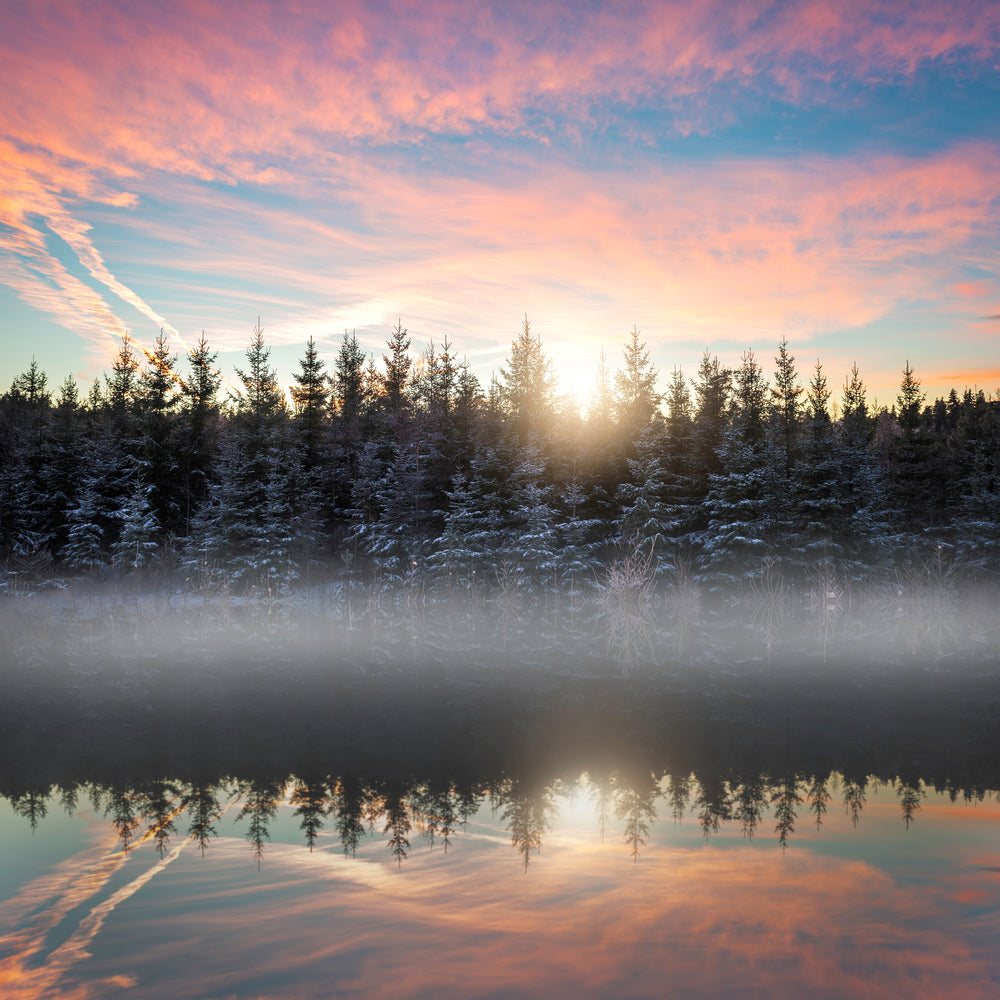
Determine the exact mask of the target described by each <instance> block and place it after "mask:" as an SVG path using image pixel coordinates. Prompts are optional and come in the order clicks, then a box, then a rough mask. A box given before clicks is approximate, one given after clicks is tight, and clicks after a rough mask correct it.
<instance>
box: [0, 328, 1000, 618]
mask: <svg viewBox="0 0 1000 1000" xmlns="http://www.w3.org/2000/svg"><path fill="white" fill-rule="evenodd" d="M215 360H216V359H215V354H214V353H213V352H212V350H211V348H210V346H209V345H208V343H207V342H206V340H205V338H204V336H202V339H201V340H200V341H199V343H198V344H197V346H196V347H195V348H194V350H193V351H191V353H190V355H189V356H188V357H187V359H186V362H184V363H182V362H181V361H180V360H179V359H178V358H177V356H176V355H174V354H173V353H171V351H170V349H169V347H168V345H167V342H166V339H165V338H164V337H162V336H161V337H160V338H159V339H158V340H157V342H156V344H155V346H154V347H153V349H152V350H148V351H147V350H145V349H142V348H140V347H138V346H137V345H136V344H135V343H133V342H132V341H131V340H129V339H126V340H125V341H124V342H123V344H122V346H121V349H120V351H119V353H118V356H117V358H116V360H115V362H114V365H113V367H112V369H111V371H110V373H109V374H107V375H106V376H105V377H104V378H103V379H101V380H98V381H95V383H94V385H93V386H92V387H91V389H90V390H89V392H86V393H82V392H81V390H80V389H78V387H77V385H76V384H75V382H74V381H73V380H72V378H67V380H66V381H65V382H63V384H62V385H61V386H60V387H59V388H58V389H57V390H54V389H53V388H52V387H51V386H50V384H49V382H48V379H47V377H46V375H45V373H43V372H42V371H40V370H39V368H38V366H37V365H35V364H34V363H33V364H32V365H31V366H30V368H29V369H28V370H27V371H26V372H24V373H23V374H22V375H19V376H18V377H17V378H16V379H14V382H13V384H12V385H11V387H10V389H9V390H8V391H7V392H6V393H5V394H4V395H3V397H2V398H0V560H2V563H0V587H3V588H6V589H7V590H8V591H10V590H12V589H13V590H17V589H31V588H32V587H35V586H37V585H38V584H39V583H41V582H44V581H45V580H50V581H51V580H53V579H66V578H68V577H77V578H80V577H90V578H94V577H106V576H108V575H109V574H119V575H120V574H126V573H129V574H136V575H142V574H150V573H156V574H159V578H160V579H163V578H169V579H171V580H173V581H177V580H180V581H183V583H184V585H185V586H187V587H188V588H209V589H212V588H215V589H218V588H225V589H226V590H228V591H229V592H233V593H246V592H250V591H255V592H258V593H259V592H261V591H264V590H266V591H267V592H269V593H273V592H275V591H281V590H287V589H289V588H290V587H292V586H293V585H295V584H296V583H300V584H301V583H310V582H317V581H321V580H322V581H329V580H337V581H340V583H342V584H343V585H344V586H348V587H350V586H359V587H368V588H371V587H372V586H383V587H397V588H410V589H411V590H412V589H413V588H415V587H419V588H420V589H421V593H428V592H435V591H436V592H441V593H445V594H449V595H454V594H456V593H461V592H470V591H475V590H476V589H477V588H482V587H488V588H490V589H499V590H500V591H504V590H508V591H510V592H517V593H519V594H521V595H524V594H532V595H537V601H538V602H540V603H541V604H542V605H544V606H545V607H546V608H548V609H550V610H552V611H553V613H557V612H558V611H559V609H560V608H564V607H565V606H566V605H567V603H568V602H569V603H571V602H572V600H573V599H575V597H576V596H577V595H580V594H583V593H587V592H591V593H592V592H594V591H598V590H601V589H602V588H604V589H607V588H609V587H610V588H611V589H612V590H613V589H614V588H615V587H619V588H625V589H626V590H628V589H629V588H632V589H633V590H634V589H635V588H639V589H640V590H641V589H642V588H643V587H647V588H650V590H651V591H656V590H658V589H662V588H664V587H669V586H671V585H673V584H677V583H678V581H693V582H694V583H697V584H698V585H699V586H700V587H701V588H702V589H703V590H706V591H713V590H716V591H719V592H720V593H721V592H731V591H732V590H733V588H734V587H740V586H743V585H745V584H746V583H747V581H750V580H757V581H758V583H759V582H760V581H761V580H763V579H764V577H765V576H768V577H769V578H770V580H771V583H770V584H765V585H767V586H772V585H779V584H780V585H791V584H795V583H799V582H801V581H803V580H805V579H807V578H813V577H816V576H825V577H826V578H827V582H828V583H829V585H830V588H831V589H833V590H835V589H837V588H840V589H842V590H850V588H852V587H854V586H858V585H861V584H864V585H866V586H867V585H872V584H875V585H879V586H885V585H889V584H890V583H894V582H896V581H898V579H899V577H900V575H901V574H903V575H905V574H913V573H918V574H919V573H923V572H929V571H930V569H929V567H932V566H935V565H936V566H937V567H938V569H939V570H941V568H942V567H944V568H945V569H946V570H948V571H949V572H950V571H951V570H952V569H954V568H960V569H961V571H962V572H963V574H965V575H966V576H967V577H969V578H975V579H976V580H977V581H980V582H981V581H984V580H991V579H995V578H996V574H997V569H998V565H1000V564H998V555H997V553H998V542H1000V522H998V519H997V517H996V510H997V509H998V491H1000V404H998V402H997V401H996V400H993V399H991V398H987V396H986V395H984V393H983V392H982V391H978V390H972V389H964V390H963V391H962V392H961V393H960V392H958V391H956V390H953V391H952V392H951V393H950V394H949V395H948V396H947V398H941V399H936V400H934V401H933V402H929V401H927V400H926V399H925V396H924V393H923V392H922V391H921V389H920V383H919V380H918V378H917V376H916V374H915V373H914V371H913V370H912V368H911V367H910V365H909V363H908V362H907V363H906V365H905V367H904V368H903V374H902V378H901V383H900V388H899V393H898V396H897V398H896V400H895V402H894V404H893V405H892V406H891V407H890V408H884V407H883V408H880V409H877V410H876V409H875V408H874V407H873V406H872V405H871V404H870V402H869V400H868V398H867V393H866V389H865V385H864V382H863V380H862V377H861V375H860V373H859V371H858V368H857V366H855V367H854V369H853V370H852V371H851V373H850V374H849V376H848V377H847V379H846V380H845V382H844V385H843V389H842V392H841V393H840V394H839V397H838V396H837V394H835V393H834V391H833V390H832V389H831V387H830V386H829V384H828V382H827V377H826V375H825V373H824V371H823V368H822V366H821V365H820V364H819V363H817V364H816V365H815V367H814V369H813V370H812V371H811V372H810V373H809V375H808V378H807V379H804V378H803V376H802V375H801V374H800V372H799V370H798V369H797V367H796V362H795V359H794V358H793V356H792V354H791V353H790V349H789V345H788V344H787V343H786V342H784V341H782V342H781V343H780V344H779V345H778V348H777V354H776V355H775V357H774V360H773V369H772V370H771V373H770V375H768V374H767V373H765V370H764V365H763V363H762V361H761V360H760V359H758V357H757V356H756V355H754V354H753V352H751V351H748V352H747V353H746V354H744V355H743V358H742V360H741V362H740V364H739V366H737V367H736V368H735V369H733V370H729V369H727V368H725V367H723V366H722V365H720V363H719V361H718V359H717V358H715V357H713V356H711V355H710V353H709V352H708V351H706V353H705V355H704V358H703V359H702V362H701V365H700V367H699V369H698V371H697V372H695V373H694V375H693V378H688V377H686V376H685V374H684V373H683V372H681V371H680V370H679V369H675V370H674V372H673V373H672V375H671V377H670V378H669V380H668V382H667V391H666V393H665V394H663V395H661V393H660V391H659V389H658V388H657V386H658V379H657V372H656V370H655V368H654V366H653V365H652V363H651V361H650V358H649V353H648V351H647V349H646V346H645V344H644V343H643V342H642V340H641V337H640V334H639V332H638V331H637V330H633V331H632V333H631V334H630V335H629V336H628V338H627V340H626V344H625V347H624V351H623V354H622V360H621V363H620V365H619V366H618V368H617V369H616V370H612V369H611V367H610V366H609V364H608V363H607V361H606V360H605V359H604V357H603V356H602V358H601V362H600V365H599V368H598V376H597V380H596V388H595V390H594V394H593V397H592V399H591V401H590V405H589V408H588V410H587V414H586V416H585V417H584V416H581V414H580V412H579V411H578V409H577V408H576V406H575V404H574V403H573V402H572V401H570V400H568V399H566V398H562V397H560V396H559V395H558V393H557V389H556V379H555V373H554V371H553V368H552V365H551V362H550V361H549V359H548V358H547V357H546V355H545V352H544V350H543V347H542V344H541V341H540V340H539V338H538V337H537V336H536V334H535V333H534V332H533V331H532V330H531V328H530V326H529V323H528V321H527V320H525V322H524V324H523V327H522V329H521V331H520V333H519V334H518V335H517V337H516V339H515V340H514V342H513V344H512V346H511V351H510V354H509V356H508V358H507V360H506V362H505V364H504V365H503V367H502V369H501V373H500V375H499V377H498V378H495V379H494V380H493V382H492V383H491V384H490V385H489V386H488V387H487V388H486V389H485V390H484V389H483V388H482V387H481V386H480V384H479V382H478V381H477V379H476V377H475V376H474V375H473V374H472V372H471V371H470V369H469V366H468V363H467V362H465V361H461V362H460V361H459V360H458V357H457V355H456V353H455V348H454V346H453V345H452V344H450V343H449V342H448V341H447V339H446V340H445V341H444V342H443V343H442V344H438V345H435V344H433V343H432V344H431V345H430V346H428V347H427V348H426V350H424V351H423V352H422V353H419V354H414V353H413V352H412V349H411V341H410V338H409V336H408V334H407V331H406V330H405V329H404V328H403V326H402V324H401V323H400V324H398V325H397V326H396V328H395V329H394V330H392V331H391V333H390V335H389V337H388V340H387V342H386V348H385V352H384V353H383V354H382V357H381V359H379V360H376V359H375V358H370V357H368V356H366V354H365V352H364V351H363V350H362V349H361V347H360V345H359V344H358V342H357V339H356V338H355V337H354V336H353V335H349V334H345V336H344V338H343V340H342V342H341V343H340V346H339V349H338V350H337V352H336V354H335V356H334V357H332V358H328V359H323V358H321V357H320V356H319V353H318V350H317V347H316V344H315V343H314V342H313V341H312V340H310V342H309V343H308V345H307V346H306V348H305V353H304V355H303V357H302V359H301V362H300V367H299V371H298V373H297V374H296V375H295V380H294V384H293V385H292V386H291V387H290V391H289V393H288V397H287V398H286V394H285V392H284V391H283V390H282V387H281V386H280V385H279V383H278V380H277V377H276V374H275V371H274V369H273V368H272V367H271V365H270V360H269V350H268V347H267V346H266V343H265V339H264V335H263V332H262V330H261V328H260V325H259V324H258V325H257V326H256V327H255V328H254V330H253V332H252V335H251V338H250V343H249V346H248V347H247V350H246V362H245V364H244V365H243V366H242V367H239V368H238V369H237V370H236V373H235V377H234V380H233V389H232V391H228V392H227V391H226V390H225V389H224V387H223V378H222V375H221V373H220V372H219V371H218V370H217V368H216V364H215ZM769 367H771V366H770V365H769Z"/></svg>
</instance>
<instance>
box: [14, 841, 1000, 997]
mask: <svg viewBox="0 0 1000 1000" xmlns="http://www.w3.org/2000/svg"><path fill="white" fill-rule="evenodd" d="M376 846H377V847H378V848H379V849H380V850H381V853H382V854H384V853H385V852H384V846H383V845H376ZM464 849H471V852H470V853H469V854H468V855H466V854H465V853H463V850H464ZM248 864H249V862H248V859H247V851H246V844H245V843H244V842H242V841H240V840H230V839H221V840H219V841H217V842H215V843H213V846H212V849H211V850H210V852H209V853H208V855H207V856H206V857H205V858H200V857H196V856H194V855H192V854H189V853H185V854H183V855H182V856H180V857H179V858H177V859H176V860H174V861H173V863H172V864H171V865H170V867H169V868H168V869H166V870H164V871H162V874H158V875H157V881H156V888H157V895H156V897H151V898H149V899H145V898H144V897H143V894H142V893H141V892H140V894H139V895H137V896H135V897H134V899H133V900H131V901H129V900H122V902H121V904H120V909H121V913H120V914H118V915H117V922H114V923H113V922H112V921H111V920H109V921H108V922H107V925H106V926H105V928H104V929H103V930H102V932H101V934H100V936H97V937H95V938H93V939H89V940H88V949H89V950H90V951H91V952H92V958H91V959H90V960H89V961H88V963H87V966H86V968H84V967H82V966H81V967H78V968H77V969H74V970H72V972H73V974H72V975H65V976H63V977H62V978H60V979H58V980H57V981H55V982H53V983H52V986H53V987H58V988H60V989H65V990H66V991H67V993H66V995H69V991H70V990H73V989H78V990H80V993H79V995H80V996H84V997H86V996H93V997H95V998H96V997H97V996H98V995H100V990H101V989H102V988H103V987H104V984H106V983H107V980H108V979H109V978H110V977H111V976H120V977H123V978H124V977H127V980H128V981H129V982H131V983H133V984H134V986H135V989H136V990H137V991H138V992H140V993H141V994H142V995H143V996H144V997H148V998H150V1000H156V998H158V997H161V996H164V997H165V996H170V997H171V1000H174V998H176V997H177V996H183V995H187V994H186V993H185V992H184V990H185V985H184V984H185V982H187V983H191V984H194V986H193V988H192V989H191V990H190V993H191V994H192V995H193V993H194V992H195V991H197V990H203V989H204V988H206V984H210V988H211V990H212V991H213V994H216V993H217V994H218V995H228V994H229V993H233V994H235V993H238V992H245V991H247V990H252V989H253V988H254V984H259V983H260V982H262V981H263V979H264V978H269V979H272V980H273V981H276V982H280V983H281V992H282V996H286V997H290V998H298V997H302V998H306V997H312V996H316V995H317V994H322V995H326V994H327V993H331V992H336V994H337V995H338V996H367V997H375V998H379V1000H395V998H402V997H409V996H423V995H432V994H433V995H435V996H443V997H449V996H455V997H457V996H469V995H478V994H481V993H484V992H488V991H493V992H496V993H505V994H507V993H510V994H514V993H516V994H517V995H523V996H553V997H563V996H565V997H571V996H572V997H577V996H594V995H600V996H614V995H628V996H650V997H652V996H662V995H664V993H663V991H664V988H665V987H666V988H668V989H669V992H670V995H686V994H701V995H712V996H715V995H720V996H721V995H726V994H728V993H731V992H732V989H733V986H734V984H735V983H739V984H741V985H743V986H744V987H746V988H749V989H751V990H755V991H756V993H755V994H754V995H758V994H759V995H761V996H768V997H773V998H775V1000H780V998H783V997H800V996H802V995H803V991H804V990H806V991H808V990H811V991H812V993H813V995H817V996H822V997H833V996H837V997H841V996H851V997H857V998H859V1000H869V998H871V1000H874V998H881V997H888V996H900V995H906V996H910V997H914V998H916V1000H931V998H935V1000H936V998H938V997H940V996H944V995H948V996H956V997H962V998H963V1000H978V998H984V1000H985V998H987V997H992V996H993V994H994V992H995V990H994V985H993V980H992V976H991V972H992V971H993V970H992V962H993V958H994V956H993V952H992V950H991V947H990V944H991V942H992V938H993V936H995V927H994V926H993V925H994V924H995V921H994V920H990V921H987V922H985V923H981V924H980V925H979V926H978V927H977V928H972V929H971V933H969V931H970V928H969V927H967V926H966V925H964V924H963V922H962V916H961V914H962V913H963V912H964V911H962V910H961V909H957V908H960V907H962V906H963V905H964V904H963V903H962V901H961V900H960V899H959V898H957V897H958V896H963V895H965V894H966V886H965V885H963V886H961V887H960V888H959V889H958V890H957V893H956V892H953V891H951V890H950V889H939V888H935V887H928V886H927V885H925V884H921V885H907V884H906V883H905V882H897V881H895V880H894V879H893V878H892V877H890V876H889V875H888V874H886V873H885V872H882V871H879V870H878V869H875V868H873V867H871V866H870V865H867V864H865V863H863V862H859V861H852V860H846V859H843V858H838V857H831V856H823V855H819V854H814V853H813V852H812V851H810V850H809V849H808V848H805V847H800V848H798V849H796V850H795V851H794V852H791V851H790V852H788V853H787V854H783V855H779V854H776V853H774V852H769V851H761V850H757V849H754V848H751V847H749V846H737V847H735V848H731V849H727V850H719V849H717V848H714V847H711V846H700V847H697V848H694V849H677V848H675V849H667V848H659V849H650V850H649V851H647V852H646V853H645V854H644V856H643V859H642V862H641V864H639V865H633V864H632V863H631V862H630V860H629V859H628V855H627V852H625V851H623V850H620V849H618V848H611V847H609V846H601V845H598V844H596V843H590V842H586V843H585V842H581V841H579V840H575V839H574V838H572V837H563V838H560V839H558V840H553V841H552V842H550V843H549V844H547V846H546V849H545V851H544V852H543V854H542V855H540V856H539V857H538V858H537V859H536V861H535V863H533V865H532V867H531V870H530V872H529V873H528V874H527V875H526V876H521V875H520V873H518V875H517V876H515V879H514V881H513V882H511V880H510V877H511V874H512V872H511V868H512V867H514V868H515V869H516V866H517V859H516V857H515V856H514V855H513V854H512V852H510V851H509V849H508V850H504V849H502V848H500V847H499V845H497V846H494V845H493V843H492V841H491V839H490V838H489V837H488V836H487V837H484V838H482V840H479V839H478V838H477V837H476V836H470V837H467V838H463V839H462V840H461V841H459V843H458V844H456V847H455V848H454V850H453V851H451V852H449V854H447V855H445V854H444V853H443V852H441V851H435V852H431V853H426V852H420V853H419V854H415V855H413V856H411V857H410V859H409V860H408V861H407V864H406V866H405V867H404V870H403V871H402V872H401V873H400V872H396V871H395V869H392V870H390V869H389V867H388V866H387V863H386V864H382V863H379V862H376V861H373V860H368V859H367V855H365V856H364V857H362V858H359V860H356V861H351V860H349V859H345V858H344V857H343V856H342V855H340V854H339V853H328V852H327V851H326V850H325V849H320V850H318V851H317V852H316V853H313V854H309V853H307V852H305V850H304V849H303V848H302V847H292V846H288V845H283V844H280V843H276V844H273V845H270V847H269V850H268V854H267V856H266V861H265V864H264V868H263V871H262V872H261V874H260V875H257V873H256V872H254V876H255V877H254V884H255V893H259V896H256V895H255V896H252V897H248V896H247V895H246V893H247V888H246V870H247V866H248ZM803 886H807V887H808V890H807V891H803ZM982 888H983V891H984V892H985V893H986V894H987V895H988V896H989V898H995V896H996V892H995V891H994V890H993V889H992V888H991V887H988V886H984V887H982ZM187 893H190V894H192V895H193V897H194V898H195V899H196V900H197V906H194V907H192V906H187V907H184V908H183V909H182V910H178V909H177V908H176V905H175V904H174V903H172V901H173V900H176V899H178V898H183V896H184V894H187ZM257 899H261V900H266V903H267V905H256V903H255V900H257ZM977 901H978V899H977V900H971V902H973V903H975V902H977ZM987 902H988V900H987ZM265 943H266V946H265ZM179 967H183V968H184V970H185V980H183V981H182V980H180V979H179V978H178V977H177V976H176V975H175V974H174V973H175V970H176V969H177V968H179ZM66 971H67V972H69V971H70V970H69V969H67V970H66ZM81 975H86V976H87V977H88V981H89V982H93V981H94V980H96V981H97V985H96V986H95V987H93V988H91V989H87V987H86V986H84V985H83V981H81V979H80V976H81ZM13 985H15V986H16V985H17V982H16V981H15V982H14V984H13ZM14 995H15V996H17V995H19V994H17V993H15V994H14ZM33 995H34V994H31V993H27V992H25V993H24V994H23V996H25V998H26V997H28V996H33ZM60 995H62V994H60Z"/></svg>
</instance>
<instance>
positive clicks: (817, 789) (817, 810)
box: [806, 774, 832, 830]
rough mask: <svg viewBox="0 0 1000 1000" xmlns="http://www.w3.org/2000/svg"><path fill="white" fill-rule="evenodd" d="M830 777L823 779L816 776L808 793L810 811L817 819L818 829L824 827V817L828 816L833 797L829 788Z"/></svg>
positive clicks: (807, 799)
mask: <svg viewBox="0 0 1000 1000" xmlns="http://www.w3.org/2000/svg"><path fill="white" fill-rule="evenodd" d="M828 781H829V776H827V777H825V778H823V777H820V776H819V775H818V774H814V775H813V777H812V781H811V782H810V784H809V790H808V791H807V792H806V801H807V802H808V803H809V811H810V812H811V813H812V814H813V816H815V817H816V829H817V830H818V829H820V827H822V825H823V817H824V816H825V815H826V811H827V808H828V807H829V805H830V802H831V800H832V796H831V795H830V790H829V788H827V782H828Z"/></svg>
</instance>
